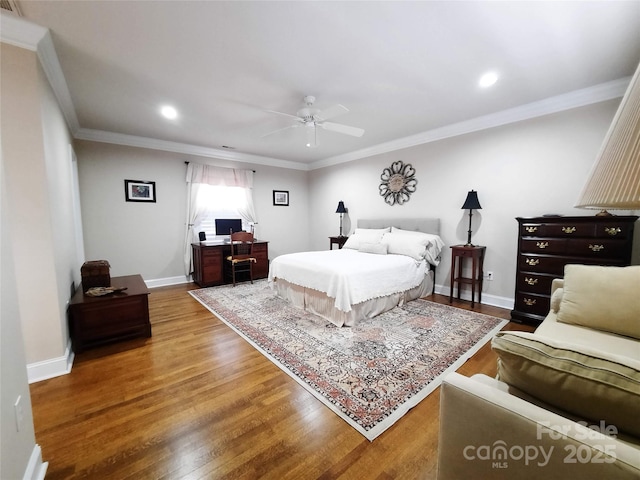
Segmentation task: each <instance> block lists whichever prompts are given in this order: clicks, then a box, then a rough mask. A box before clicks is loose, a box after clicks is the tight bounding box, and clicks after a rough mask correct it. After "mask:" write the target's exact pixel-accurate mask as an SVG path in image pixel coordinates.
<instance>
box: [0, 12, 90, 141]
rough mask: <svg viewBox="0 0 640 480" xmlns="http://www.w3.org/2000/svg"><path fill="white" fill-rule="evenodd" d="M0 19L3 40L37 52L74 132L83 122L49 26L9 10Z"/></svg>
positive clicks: (0, 33) (68, 123)
mask: <svg viewBox="0 0 640 480" xmlns="http://www.w3.org/2000/svg"><path fill="white" fill-rule="evenodd" d="M1 21H2V24H1V29H0V38H1V39H2V42H4V43H9V44H11V45H14V46H16V47H20V48H24V49H27V50H31V51H34V52H36V54H37V56H38V60H40V65H42V70H43V71H44V74H45V76H46V77H47V80H48V81H49V84H50V85H51V89H52V90H53V93H54V95H55V97H56V99H57V100H58V103H59V104H60V109H61V110H62V114H63V115H64V118H65V120H66V122H67V126H68V127H69V129H70V130H71V133H72V134H74V133H75V132H76V131H78V129H79V128H80V123H79V122H78V117H77V115H76V109H75V107H74V105H73V101H72V100H71V93H70V92H69V87H68V86H67V80H66V79H65V78H64V73H63V72H62V67H61V66H60V61H59V60H58V54H57V53H56V49H55V47H54V46H53V40H52V38H51V34H50V33H49V29H48V28H44V27H41V26H40V25H37V24H35V23H31V22H29V21H27V20H24V19H22V18H19V17H14V16H12V15H10V14H3V15H1Z"/></svg>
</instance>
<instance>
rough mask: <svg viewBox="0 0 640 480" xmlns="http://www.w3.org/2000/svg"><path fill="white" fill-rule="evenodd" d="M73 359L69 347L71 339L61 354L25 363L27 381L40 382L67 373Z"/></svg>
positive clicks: (69, 370)
mask: <svg viewBox="0 0 640 480" xmlns="http://www.w3.org/2000/svg"><path fill="white" fill-rule="evenodd" d="M73 359H74V353H73V350H72V349H71V341H69V342H68V343H67V348H66V350H65V352H64V355H63V356H61V357H57V358H51V359H49V360H43V361H42V362H35V363H30V364H28V365H27V378H28V379H29V383H35V382H41V381H42V380H47V379H49V378H54V377H59V376H61V375H66V374H68V373H69V372H71V368H72V367H73Z"/></svg>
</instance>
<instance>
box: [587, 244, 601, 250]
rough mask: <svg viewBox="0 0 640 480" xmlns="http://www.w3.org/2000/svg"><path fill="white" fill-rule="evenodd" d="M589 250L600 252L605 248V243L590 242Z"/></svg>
mask: <svg viewBox="0 0 640 480" xmlns="http://www.w3.org/2000/svg"><path fill="white" fill-rule="evenodd" d="M589 250H591V251H592V252H600V251H601V250H604V245H591V244H589Z"/></svg>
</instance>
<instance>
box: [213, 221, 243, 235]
mask: <svg viewBox="0 0 640 480" xmlns="http://www.w3.org/2000/svg"><path fill="white" fill-rule="evenodd" d="M232 230H233V231H234V232H241V231H242V220H241V219H239V218H216V235H217V236H223V235H229V233H230V232H231V231H232Z"/></svg>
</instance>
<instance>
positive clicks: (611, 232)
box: [604, 227, 622, 237]
mask: <svg viewBox="0 0 640 480" xmlns="http://www.w3.org/2000/svg"><path fill="white" fill-rule="evenodd" d="M604 231H605V232H607V233H608V234H609V235H611V236H612V237H613V236H615V235H617V234H619V233H620V232H622V230H621V229H620V227H605V229H604Z"/></svg>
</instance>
